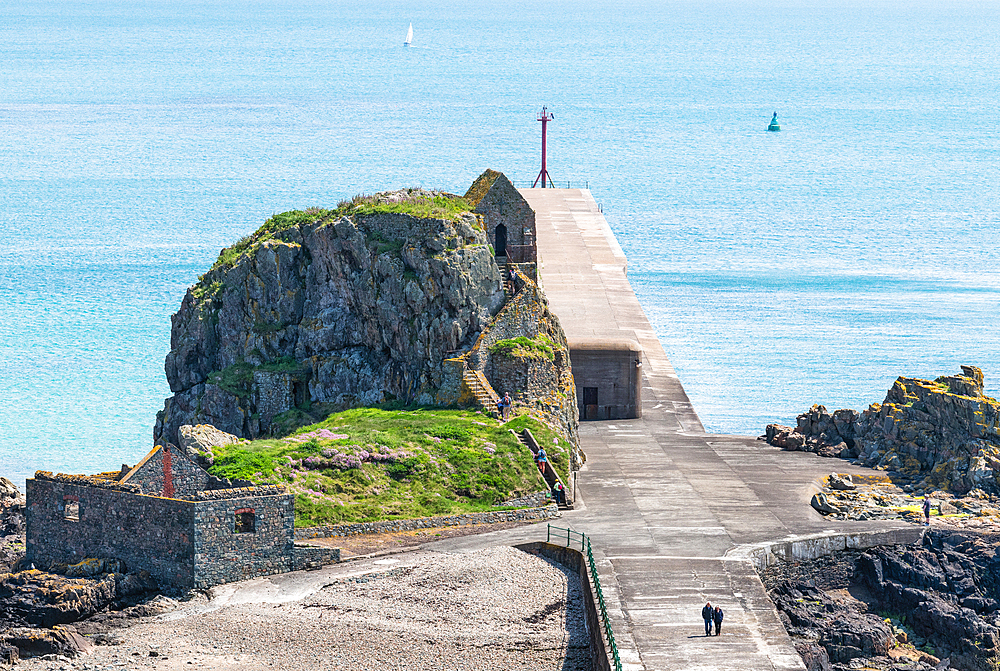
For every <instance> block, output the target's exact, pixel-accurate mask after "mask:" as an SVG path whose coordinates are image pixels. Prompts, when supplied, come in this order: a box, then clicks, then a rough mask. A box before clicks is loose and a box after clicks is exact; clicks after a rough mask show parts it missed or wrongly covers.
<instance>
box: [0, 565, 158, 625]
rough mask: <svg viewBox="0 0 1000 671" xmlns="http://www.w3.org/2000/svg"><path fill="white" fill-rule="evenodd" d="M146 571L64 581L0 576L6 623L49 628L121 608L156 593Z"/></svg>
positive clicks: (42, 575) (35, 574) (26, 574)
mask: <svg viewBox="0 0 1000 671" xmlns="http://www.w3.org/2000/svg"><path fill="white" fill-rule="evenodd" d="M156 590H157V585H156V583H155V582H154V581H153V580H152V578H151V577H150V576H149V574H148V573H146V572H145V571H142V572H139V573H132V574H124V573H106V574H103V575H101V576H99V577H95V578H67V577H64V576H61V575H57V574H54V573H46V572H43V571H39V570H27V571H21V572H19V573H13V574H10V573H8V574H2V575H0V601H2V602H3V604H4V608H3V611H2V613H3V616H4V618H5V620H6V621H7V622H8V623H13V624H24V625H34V626H38V627H52V626H54V625H57V624H68V623H71V622H77V621H78V620H82V619H84V618H86V617H89V616H91V615H93V614H95V613H98V612H100V611H102V610H104V609H107V608H121V607H123V606H125V605H128V604H130V603H135V602H136V601H137V600H139V599H141V598H143V597H146V596H149V595H151V594H153V593H155V592H156Z"/></svg>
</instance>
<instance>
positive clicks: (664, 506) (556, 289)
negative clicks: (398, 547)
mask: <svg viewBox="0 0 1000 671" xmlns="http://www.w3.org/2000/svg"><path fill="white" fill-rule="evenodd" d="M521 193H522V194H523V195H524V196H525V198H527V199H528V202H529V203H530V204H531V206H532V207H533V208H534V209H535V212H536V222H537V223H536V225H537V231H538V247H539V257H540V262H541V270H540V274H541V283H542V286H543V288H544V290H545V292H546V295H547V296H548V299H549V302H550V305H551V307H552V310H553V312H555V314H557V315H558V316H559V318H560V321H561V323H562V326H563V328H564V329H565V330H566V332H567V335H568V336H569V338H570V340H573V339H579V338H593V337H600V336H602V335H604V336H607V335H617V336H619V337H621V336H627V337H632V338H634V339H636V340H638V342H639V343H640V344H641V345H642V347H643V360H642V363H643V382H644V384H643V389H642V393H643V399H642V406H643V417H642V419H638V420H622V421H609V422H582V423H581V426H580V440H581V445H582V447H583V449H584V451H585V452H586V454H587V463H586V464H585V466H584V468H583V470H581V471H580V473H579V478H578V487H579V489H578V500H579V501H581V502H582V503H583V507H582V509H578V510H574V511H571V512H569V513H566V514H564V516H563V519H562V520H560V521H559V522H558V524H565V525H569V526H572V527H573V528H574V529H576V530H578V531H583V532H585V533H587V534H588V535H590V536H591V538H592V539H593V544H594V547H595V555H596V556H597V558H598V562H599V572H600V574H601V580H602V583H603V585H604V587H605V594H606V596H607V597H608V598H609V604H610V605H611V606H612V608H611V610H612V613H613V616H612V619H613V629H614V632H615V637H616V639H617V641H618V644H619V648H620V650H621V652H622V656H623V661H624V662H625V668H626V669H647V670H649V671H653V670H657V671H660V670H674V669H688V670H690V669H715V670H725V669H734V670H736V669H740V670H742V669H796V670H801V669H804V666H803V664H802V661H801V659H800V658H799V656H798V655H797V654H796V652H795V649H794V647H793V646H792V643H791V640H790V639H789V638H788V636H787V634H786V633H785V630H784V628H783V627H782V625H781V622H780V620H779V619H778V616H777V613H776V612H775V610H774V608H773V606H772V605H771V602H770V600H768V598H767V595H766V593H765V591H764V588H763V585H762V584H761V582H760V580H759V578H758V577H757V574H756V572H755V570H754V567H753V565H752V564H751V562H750V561H749V560H748V559H747V558H746V556H747V550H748V548H750V547H752V546H756V545H760V544H769V543H776V542H779V541H788V540H792V539H802V538H808V537H820V538H822V537H826V538H830V537H837V536H843V535H844V534H861V533H864V532H872V531H875V530H885V529H905V530H906V533H914V532H915V533H919V528H916V527H912V526H910V525H904V524H897V523H881V524H873V523H856V522H855V523H851V522H842V523H838V522H835V521H831V520H827V519H825V518H823V517H822V516H821V515H819V514H818V513H816V512H815V511H813V510H812V508H810V506H809V498H810V496H811V495H812V493H813V492H814V491H815V486H816V485H815V483H816V481H817V480H818V479H819V478H820V477H822V476H824V475H827V474H829V473H830V472H832V471H837V472H857V473H863V472H870V471H866V469H862V468H856V467H851V466H849V465H848V464H847V462H844V461H840V460H831V459H822V458H820V457H817V456H815V455H812V454H804V453H785V452H781V451H780V450H778V449H777V448H772V447H770V446H768V445H766V444H764V443H762V442H758V441H756V440H754V439H751V438H746V437H739V436H718V435H709V434H706V433H704V429H703V428H702V425H701V422H700V421H699V419H698V416H697V414H695V412H694V409H693V408H692V407H691V403H690V401H689V400H688V397H687V394H686V393H685V392H684V388H683V387H682V386H681V383H680V381H679V379H678V378H677V374H676V373H675V372H674V369H673V366H671V364H670V361H669V360H668V359H667V356H666V354H665V353H664V351H663V348H662V346H661V345H660V343H659V341H658V340H657V339H656V336H655V334H654V333H653V330H652V327H651V326H650V325H649V322H648V321H647V319H646V316H645V314H644V313H643V311H642V308H641V307H640V305H639V302H638V299H637V298H636V297H635V294H634V293H633V292H632V289H631V287H630V286H629V283H628V280H627V278H626V263H625V256H624V254H623V253H622V252H621V249H620V247H619V246H618V244H617V242H616V241H615V240H614V236H613V235H612V234H611V231H610V229H609V228H608V226H607V223H606V222H605V220H604V217H603V215H602V214H601V213H600V212H599V211H598V209H597V205H596V203H595V202H594V200H593V198H592V197H591V196H590V193H589V192H588V191H582V190H564V189H545V190H542V189H534V190H523V191H522V192H521ZM582 287H585V288H586V290H581V288H582ZM761 429H763V427H761ZM542 529H544V527H542ZM542 538H543V531H541V530H539V528H538V527H524V528H521V529H517V530H514V531H512V532H499V533H497V534H489V535H485V536H479V537H467V538H458V539H453V540H448V541H442V542H440V543H435V544H433V545H430V546H428V547H429V548H433V549H437V550H443V551H463V550H468V549H472V548H475V547H481V546H483V545H485V544H491V543H497V542H505V543H508V542H509V543H516V542H520V541H522V540H541V539H542ZM852 541H854V542H861V543H862V544H864V543H865V540H864V539H863V538H862V537H861V536H854V537H853V538H852ZM706 601H711V602H712V603H713V604H718V605H721V606H722V608H723V610H724V611H725V612H726V619H725V622H724V624H723V628H722V636H720V637H717V638H716V637H705V636H704V628H703V625H702V622H701V619H700V613H701V607H702V606H703V605H704V604H705V602H706Z"/></svg>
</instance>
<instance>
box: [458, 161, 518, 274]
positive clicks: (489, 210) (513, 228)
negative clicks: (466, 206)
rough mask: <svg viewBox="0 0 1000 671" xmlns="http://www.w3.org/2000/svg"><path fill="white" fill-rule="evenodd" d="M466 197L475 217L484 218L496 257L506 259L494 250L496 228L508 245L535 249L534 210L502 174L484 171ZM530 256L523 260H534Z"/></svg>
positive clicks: (501, 251) (501, 253) (499, 250)
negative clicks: (503, 235)
mask: <svg viewBox="0 0 1000 671" xmlns="http://www.w3.org/2000/svg"><path fill="white" fill-rule="evenodd" d="M465 197H466V199H467V200H469V201H470V202H471V203H472V204H473V205H474V206H475V212H476V214H479V215H481V216H482V217H483V219H484V222H485V225H486V235H487V237H488V238H489V241H490V244H491V245H493V249H494V251H495V252H496V255H497V256H506V255H505V254H504V253H503V252H504V250H501V249H499V248H498V247H497V237H496V230H497V226H503V227H504V228H505V229H506V231H507V244H508V245H512V246H517V247H531V248H534V246H535V211H534V210H532V209H531V206H530V205H528V201H526V200H525V199H524V196H522V195H521V194H520V193H518V191H517V189H515V188H514V185H513V184H511V183H510V180H509V179H507V177H506V176H505V175H504V174H503V173H500V172H497V171H495V170H486V171H485V172H483V174H482V175H480V176H479V177H478V178H477V179H476V181H475V182H473V184H472V186H471V187H469V190H468V191H467V192H466V194H465ZM531 256H532V258H531V259H526V260H528V261H533V260H534V258H533V257H534V255H533V254H531Z"/></svg>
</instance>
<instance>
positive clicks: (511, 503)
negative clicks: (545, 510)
mask: <svg viewBox="0 0 1000 671" xmlns="http://www.w3.org/2000/svg"><path fill="white" fill-rule="evenodd" d="M550 498H551V493H550V492H549V491H548V490H546V491H544V492H535V493H534V494H528V495H527V496H521V497H518V498H516V499H507V500H506V501H504V502H502V503H498V504H497V506H498V507H511V508H540V507H542V506H545V505H547V504H548V503H549V499H550Z"/></svg>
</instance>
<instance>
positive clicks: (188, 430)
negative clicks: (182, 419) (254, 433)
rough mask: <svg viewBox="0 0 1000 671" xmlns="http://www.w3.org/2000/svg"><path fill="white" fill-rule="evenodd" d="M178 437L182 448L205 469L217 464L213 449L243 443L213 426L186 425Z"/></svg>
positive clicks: (178, 433)
mask: <svg viewBox="0 0 1000 671" xmlns="http://www.w3.org/2000/svg"><path fill="white" fill-rule="evenodd" d="M177 437H178V438H179V439H180V448H181V449H182V450H184V452H185V453H186V454H187V455H188V456H189V457H191V458H192V459H193V460H194V461H195V462H196V463H197V464H199V465H200V466H202V467H203V468H208V467H209V466H211V465H212V464H213V463H215V456H214V455H213V454H212V448H213V447H223V446H224V445H233V444H235V443H239V442H241V441H242V439H241V438H239V437H238V436H234V435H233V434H231V433H226V432H225V431H219V430H218V429H217V428H215V427H214V426H212V425H211V424H199V425H197V426H191V425H190V424H185V425H184V426H182V427H180V428H179V429H178V430H177Z"/></svg>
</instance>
